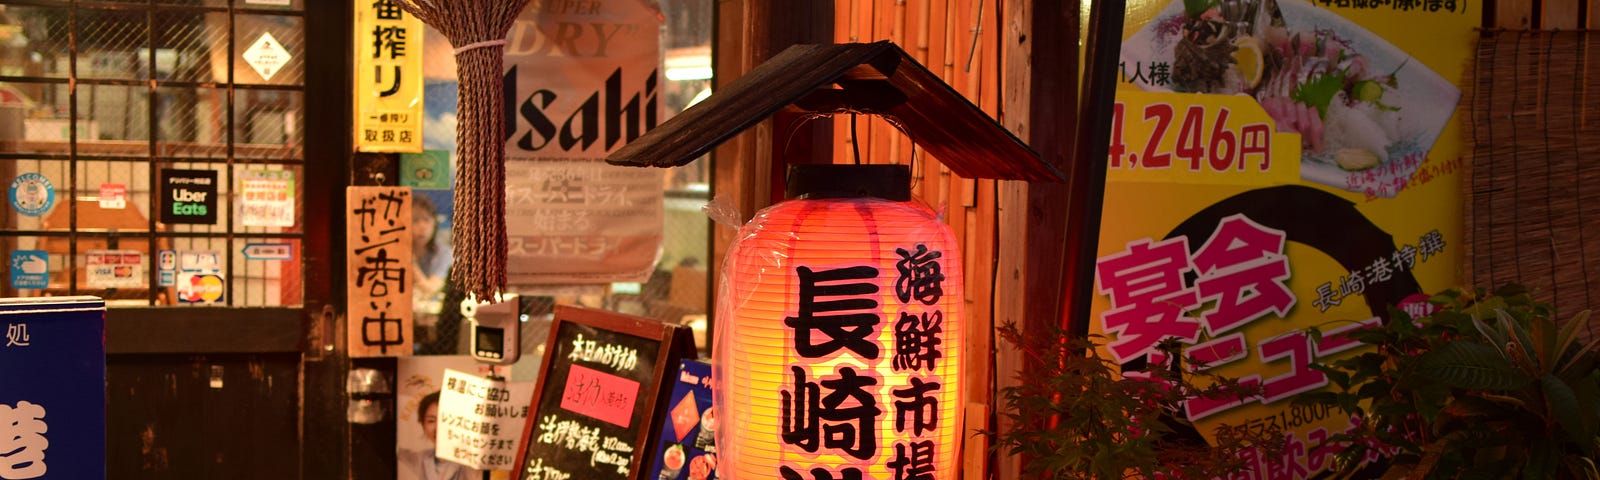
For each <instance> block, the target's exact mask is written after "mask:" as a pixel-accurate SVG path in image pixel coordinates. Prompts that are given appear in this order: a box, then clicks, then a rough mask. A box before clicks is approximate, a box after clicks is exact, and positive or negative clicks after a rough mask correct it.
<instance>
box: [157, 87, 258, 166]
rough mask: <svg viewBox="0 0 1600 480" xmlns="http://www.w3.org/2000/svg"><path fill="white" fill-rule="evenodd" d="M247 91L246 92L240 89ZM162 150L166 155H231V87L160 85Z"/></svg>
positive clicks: (214, 156)
mask: <svg viewBox="0 0 1600 480" xmlns="http://www.w3.org/2000/svg"><path fill="white" fill-rule="evenodd" d="M239 93H245V92H239ZM156 105H157V106H158V107H157V108H159V110H158V111H157V112H156V115H157V117H158V118H160V119H161V124H160V125H159V126H158V127H157V128H158V129H159V135H158V136H157V137H156V140H157V141H159V142H160V144H159V145H157V151H158V154H159V155H161V156H164V157H184V158H189V157H201V158H213V159H226V158H227V157H228V137H227V119H228V91H227V90H225V89H221V88H184V87H160V88H157V89H156Z"/></svg>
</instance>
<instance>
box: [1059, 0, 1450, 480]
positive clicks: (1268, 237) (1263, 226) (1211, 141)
mask: <svg viewBox="0 0 1600 480" xmlns="http://www.w3.org/2000/svg"><path fill="white" fill-rule="evenodd" d="M1480 12H1481V6H1480V5H1478V4H1476V3H1466V2H1455V1H1447V0H1370V1H1368V0H1327V1H1323V0H1315V1H1307V0H1155V1H1142V2H1134V3H1131V4H1130V5H1129V14H1128V16H1127V20H1126V21H1127V23H1126V26H1125V30H1124V31H1125V32H1126V34H1125V39H1124V42H1123V45H1122V59H1121V60H1122V65H1121V67H1122V69H1121V70H1122V71H1121V72H1120V73H1121V75H1122V78H1121V80H1122V82H1123V83H1122V88H1121V89H1120V90H1119V91H1118V94H1117V103H1116V108H1115V112H1114V115H1113V118H1111V119H1110V121H1112V122H1113V133H1112V140H1111V143H1112V145H1111V150H1110V152H1111V154H1110V156H1109V158H1108V159H1107V162H1108V165H1109V170H1108V172H1109V173H1108V184H1107V187H1106V196H1105V207H1104V217H1103V218H1105V221H1104V222H1103V223H1104V224H1103V226H1102V228H1101V234H1100V246H1099V252H1098V254H1099V261H1098V262H1097V265H1096V270H1097V271H1096V273H1097V281H1096V284H1095V287H1096V289H1097V290H1096V293H1097V295H1096V297H1095V301H1096V305H1095V314H1094V315H1093V316H1092V317H1091V320H1090V321H1091V325H1090V327H1091V330H1093V331H1095V332H1100V333H1105V334H1107V335H1109V337H1110V341H1109V344H1108V345H1107V347H1106V350H1107V353H1108V354H1109V355H1110V356H1111V357H1112V358H1115V359H1117V360H1118V361H1119V362H1122V363H1123V364H1124V365H1126V366H1141V365H1145V364H1147V363H1149V362H1158V363H1159V362H1167V361H1169V359H1166V358H1162V354H1161V353H1160V352H1159V351H1157V350H1156V349H1155V348H1154V347H1155V344H1156V342H1158V341H1159V340H1160V339H1162V338H1167V337H1177V338H1179V339H1181V340H1182V341H1183V343H1185V344H1186V345H1187V346H1186V347H1185V350H1184V352H1185V354H1186V355H1189V356H1192V357H1194V358H1196V359H1198V360H1201V361H1202V362H1204V363H1205V367H1204V368H1208V369H1210V371H1212V372H1215V373H1219V374H1222V375H1225V376H1230V377H1235V378H1240V379H1241V380H1242V381H1243V382H1245V383H1248V384H1255V385H1259V386H1260V387H1261V389H1262V392H1263V393H1262V395H1261V396H1260V397H1257V398H1250V399H1245V400H1243V401H1204V400H1197V401H1193V402H1190V404H1189V405H1187V409H1186V411H1185V412H1184V414H1185V415H1186V416H1187V417H1188V418H1187V419H1188V420H1189V421H1190V422H1191V423H1192V425H1193V428H1194V429H1195V430H1197V431H1196V432H1193V433H1196V434H1199V435H1202V436H1204V437H1206V438H1215V437H1216V435H1217V432H1218V431H1219V429H1220V428H1234V429H1259V428H1270V427H1275V426H1276V427H1282V428H1283V429H1284V430H1283V431H1284V432H1285V435H1286V436H1287V437H1288V440H1289V441H1288V449H1287V451H1286V452H1285V453H1283V455H1281V456H1269V455H1265V454H1261V452H1256V454H1255V458H1252V459H1251V461H1252V463H1253V464H1254V465H1255V468H1254V469H1253V470H1252V471H1250V472H1247V474H1246V475H1247V476H1249V477H1250V478H1314V477H1317V476H1318V475H1319V472H1325V471H1327V470H1328V469H1329V468H1330V467H1331V462H1332V455H1333V453H1335V452H1336V451H1337V450H1336V449H1334V448H1331V447H1327V446H1325V445H1324V441H1325V440H1327V439H1328V438H1329V437H1330V436H1332V435H1334V434H1337V433H1341V432H1344V431H1345V430H1348V429H1349V428H1351V425H1352V422H1354V421H1357V420H1356V419H1352V418H1349V417H1347V416H1343V415H1342V414H1341V413H1340V412H1337V411H1330V410H1328V409H1325V408H1312V407H1302V406H1291V402H1292V398H1293V397H1294V396H1295V395H1297V394H1300V393H1304V392H1309V391H1314V390H1317V389H1321V388H1325V387H1326V386H1327V385H1328V379H1327V378H1326V377H1324V376H1323V374H1322V373H1321V372H1319V371H1316V370H1314V369H1311V368H1310V367H1309V365H1310V363H1311V362H1313V361H1322V360H1327V359H1330V358H1333V357H1336V356H1339V355H1349V354H1350V352H1351V351H1352V350H1355V349H1357V348H1359V347H1360V345H1359V344H1357V343H1355V342H1352V341H1350V340H1348V339H1346V338H1344V337H1342V336H1341V335H1340V333H1343V332H1348V331H1350V330H1353V329H1357V328H1362V327H1365V326H1369V325H1374V324H1377V323H1378V322H1385V321H1389V320H1390V317H1391V315H1390V314H1389V309H1390V308H1391V307H1398V308H1400V309H1402V310H1404V311H1406V312H1408V313H1411V314H1413V315H1417V314H1424V313H1426V312H1427V308H1426V304H1425V303H1424V302H1423V301H1422V300H1423V299H1425V298H1426V297H1427V295H1428V294H1430V293H1436V292H1439V291H1441V290H1444V289H1447V288H1451V287H1455V286H1458V285H1457V283H1458V282H1459V281H1460V280H1461V276H1460V272H1458V267H1457V265H1458V264H1459V263H1460V262H1459V260H1460V258H1461V254H1462V241H1461V235H1462V230H1461V224H1462V221H1461V215H1462V207H1461V199H1460V196H1459V195H1460V194H1459V190H1460V186H1459V184H1460V181H1461V168H1460V166H1461V155H1462V151H1463V150H1464V149H1463V148H1462V142H1463V139H1462V135H1461V132H1460V128H1461V127H1460V121H1459V119H1458V115H1457V104H1458V100H1459V98H1460V95H1461V92H1460V88H1459V87H1458V85H1460V84H1461V82H1462V80H1463V75H1464V73H1465V70H1464V69H1465V66H1466V65H1467V63H1468V60H1469V57H1470V55H1471V53H1472V38H1473V35H1474V33H1473V28H1474V27H1475V26H1477V25H1478V23H1479V21H1480V20H1481V15H1480ZM1313 329H1314V330H1316V331H1318V332H1320V333H1321V337H1322V338H1321V340H1320V341H1319V340H1316V339H1315V337H1316V335H1314V334H1312V333H1311V332H1312V330H1313Z"/></svg>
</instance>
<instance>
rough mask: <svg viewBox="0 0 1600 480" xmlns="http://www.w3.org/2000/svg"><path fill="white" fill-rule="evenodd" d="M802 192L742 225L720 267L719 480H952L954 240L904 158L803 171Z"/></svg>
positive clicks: (956, 362)
mask: <svg viewBox="0 0 1600 480" xmlns="http://www.w3.org/2000/svg"><path fill="white" fill-rule="evenodd" d="M789 189H790V192H789V194H790V195H789V196H790V198H791V199H792V200H789V201H785V202H783V203H779V204H777V205H774V206H772V207H769V208H767V209H766V210H762V211H761V212H760V213H758V214H757V215H756V217H755V218H754V219H753V220H751V221H750V223H749V224H746V225H745V226H744V227H743V228H742V229H741V230H740V232H739V237H738V240H737V241H736V242H735V243H734V245H733V247H732V248H731V249H730V250H729V252H728V256H727V259H726V263H725V268H724V269H723V277H722V279H721V281H722V285H721V289H722V290H721V296H720V297H719V303H718V309H717V312H718V316H717V317H716V320H717V329H716V357H715V359H714V360H715V365H716V368H717V373H716V375H715V377H716V379H717V389H716V394H717V399H716V405H717V410H718V411H717V414H718V417H719V419H718V420H719V422H718V423H719V425H722V426H723V427H724V428H719V429H718V430H717V432H718V438H717V448H718V450H719V452H720V453H721V455H720V456H721V459H720V462H719V465H718V474H719V476H720V477H722V478H728V479H734V480H746V479H804V480H813V479H826V478H834V479H845V478H858V479H865V478H873V479H893V478H912V477H913V475H914V474H921V473H924V472H926V473H927V474H930V475H932V476H931V477H916V478H935V479H949V478H954V476H955V473H954V472H955V471H956V465H957V462H959V461H960V459H959V458H958V457H959V455H960V453H959V452H960V450H959V447H960V440H961V431H962V415H961V411H962V406H963V401H962V398H961V392H962V382H961V360H962V359H961V346H962V342H963V338H962V334H963V331H962V328H963V327H962V315H961V306H962V301H963V298H964V297H963V296H962V291H961V285H962V277H961V255H960V252H959V251H958V247H957V244H956V240H955V236H954V234H953V233H952V232H951V231H950V229H949V227H947V226H945V224H944V223H943V222H941V221H940V220H939V218H938V216H937V215H935V214H934V213H933V212H932V211H930V210H929V209H928V208H927V207H924V206H922V205H918V204H914V203H911V202H909V201H908V200H909V198H910V170H909V169H907V168H906V167H904V166H896V165H867V166H860V165H802V166H797V167H796V168H795V169H794V170H791V172H790V176H789ZM852 470H853V471H856V472H859V475H860V476H852V475H854V474H852V473H850V471H852Z"/></svg>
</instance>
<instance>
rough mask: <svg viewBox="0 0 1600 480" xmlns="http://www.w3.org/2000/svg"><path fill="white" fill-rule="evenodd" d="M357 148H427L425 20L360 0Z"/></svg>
mask: <svg viewBox="0 0 1600 480" xmlns="http://www.w3.org/2000/svg"><path fill="white" fill-rule="evenodd" d="M355 12H356V32H355V42H356V71H355V78H356V86H355V87H356V88H355V93H356V122H355V123H356V128H355V132H354V133H355V139H356V142H355V144H356V150H358V151H362V152H400V153H422V31H423V26H422V20H419V19H417V18H416V17H413V16H411V14H409V13H406V12H405V11H404V10H401V9H400V6H399V5H398V4H396V3H395V2H394V0H355Z"/></svg>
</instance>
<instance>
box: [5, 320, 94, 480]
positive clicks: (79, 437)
mask: <svg viewBox="0 0 1600 480" xmlns="http://www.w3.org/2000/svg"><path fill="white" fill-rule="evenodd" d="M105 319H106V306H105V302H104V301H102V300H100V299H98V298H95V297H54V298H50V297H43V298H4V299H0V329H3V331H4V332H5V336H4V337H3V338H0V438H6V439H9V440H10V441H11V443H10V444H9V445H10V446H11V447H18V448H15V449H13V450H10V451H9V452H4V451H0V479H4V480H21V479H45V480H50V479H63V480H65V479H72V480H82V479H104V478H106V400H105V399H106V348H105Z"/></svg>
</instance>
